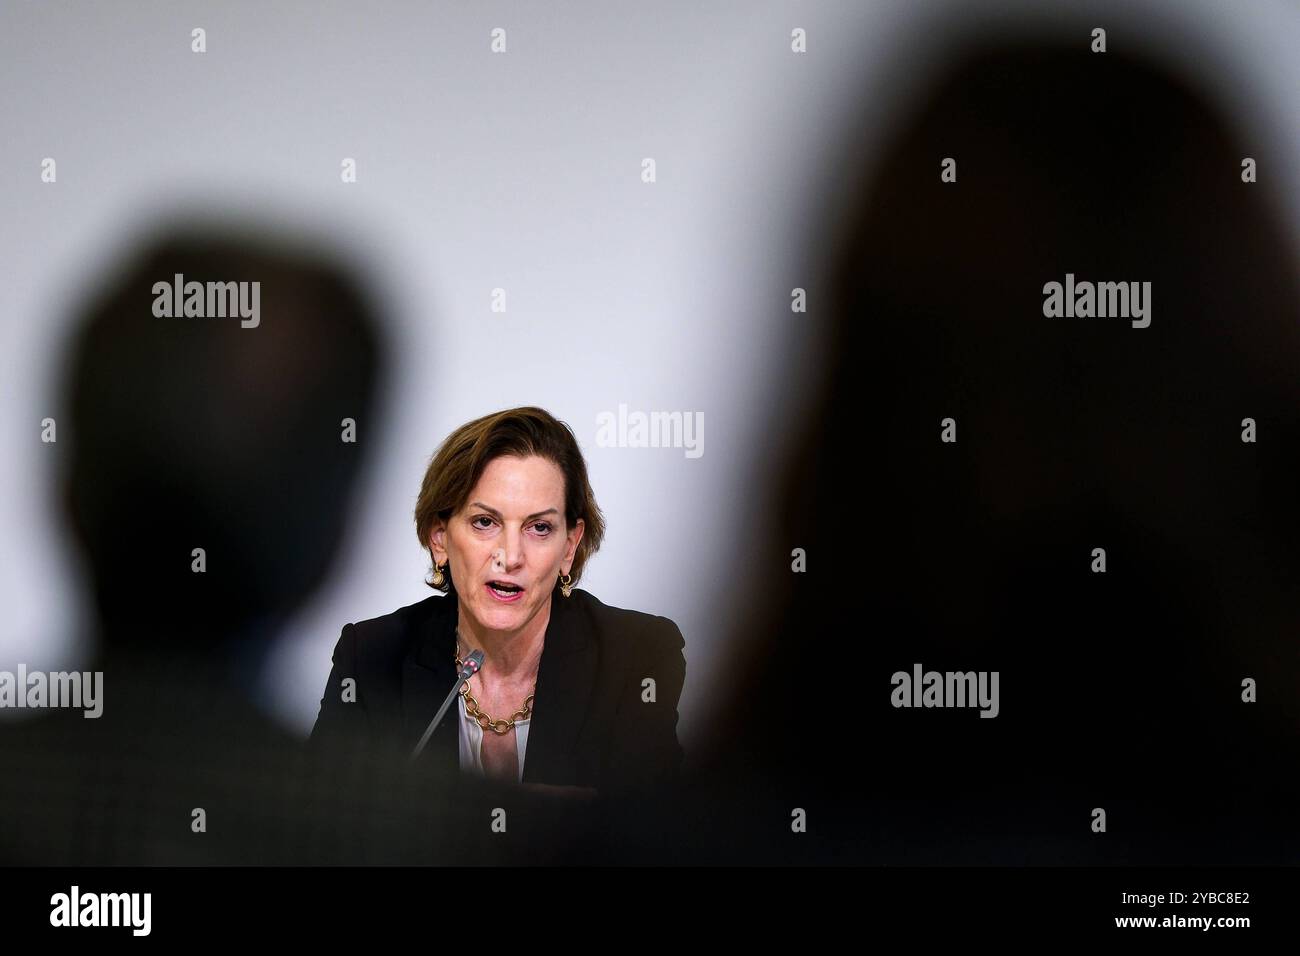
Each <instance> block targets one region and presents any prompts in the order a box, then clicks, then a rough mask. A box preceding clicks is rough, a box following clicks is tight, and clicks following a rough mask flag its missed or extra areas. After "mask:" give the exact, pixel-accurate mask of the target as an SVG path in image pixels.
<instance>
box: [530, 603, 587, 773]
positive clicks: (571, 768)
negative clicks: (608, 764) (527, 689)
mask: <svg viewBox="0 0 1300 956" xmlns="http://www.w3.org/2000/svg"><path fill="white" fill-rule="evenodd" d="M583 593H584V592H583V591H581V590H580V589H577V588H575V589H574V592H573V596H572V597H569V598H566V597H562V596H560V595H558V594H557V595H556V596H555V597H553V598H551V619H550V621H549V622H548V623H547V625H546V641H545V643H544V644H543V645H542V659H541V663H540V664H539V665H538V669H537V690H536V691H535V692H534V694H533V716H532V719H531V721H530V723H529V729H528V748H527V750H526V751H525V752H524V777H523V779H524V783H556V784H579V785H581V784H586V783H587V782H588V780H589V779H591V778H592V777H593V776H594V773H595V768H589V767H585V766H584V765H583V764H582V762H581V761H582V756H583V755H582V753H581V751H580V750H579V747H578V735H579V734H580V732H581V731H582V725H583V722H584V721H585V719H586V716H587V705H588V702H589V699H590V697H591V692H592V686H593V685H594V684H595V681H596V647H597V645H596V641H595V639H594V638H593V637H592V635H591V627H592V624H591V620H590V618H588V617H587V615H586V614H584V613H583V611H582V607H581V602H582V595H583Z"/></svg>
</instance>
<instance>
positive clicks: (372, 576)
mask: <svg viewBox="0 0 1300 956" xmlns="http://www.w3.org/2000/svg"><path fill="white" fill-rule="evenodd" d="M1064 7H1065V5H1063V4H1056V3H1012V4H1007V3H975V4H964V3H947V2H944V3H922V2H910V0H908V2H903V0H897V2H860V3H854V2H838V3H836V2H811V0H788V2H775V0H756V2H755V0H730V2H658V3H645V4H635V3H630V2H628V3H621V2H585V3H563V2H553V3H524V2H484V3H474V4H470V3H419V2H410V3H396V2H368V3H341V2H339V3H331V2H325V3H290V2H283V3H275V4H263V3H253V2H247V3H193V2H188V3H187V2H121V3H112V4H101V3H55V2H22V0H4V2H3V4H0V118H2V119H3V125H2V126H0V129H2V130H3V136H0V257H2V261H3V269H4V273H3V274H4V283H3V287H0V399H2V400H0V448H3V449H4V454H3V457H0V492H2V493H0V527H2V528H3V529H4V534H3V535H2V536H0V606H2V607H4V608H5V609H6V613H5V615H4V622H3V624H0V668H4V669H13V668H15V667H16V666H17V664H18V663H19V662H25V663H26V664H27V665H28V666H29V667H30V668H35V669H53V668H63V667H73V666H77V665H78V664H80V663H82V662H84V661H85V660H86V658H87V656H88V653H89V651H90V647H89V644H88V639H87V637H86V636H85V635H86V634H87V633H88V621H87V609H86V607H85V605H84V604H83V597H82V592H83V588H84V577H83V572H82V569H81V567H80V565H79V563H78V562H79V558H78V556H77V555H76V554H75V553H73V552H72V551H71V550H70V546H69V543H68V539H67V538H66V537H65V535H64V532H63V529H62V528H61V527H60V525H59V524H58V523H57V516H56V514H55V512H54V510H53V497H52V491H53V488H52V485H51V478H52V475H53V473H54V472H53V469H52V467H51V466H50V464H49V461H48V459H49V457H50V456H49V454H48V447H47V446H44V445H42V444H41V443H40V441H39V422H40V420H41V418H43V417H44V416H45V415H47V414H51V411H50V408H51V397H52V393H51V383H50V376H51V374H52V373H53V371H54V370H55V369H56V368H57V367H58V362H59V355H60V354H61V350H62V348H63V346H64V340H63V336H64V335H65V333H66V322H67V319H68V310H69V308H71V307H72V306H73V305H75V304H76V302H77V301H78V297H79V296H80V295H81V294H82V293H83V292H84V290H85V288H86V287H87V285H88V284H93V282H94V281H95V279H96V277H97V276H98V275H99V274H100V273H101V272H102V270H104V269H107V268H111V266H112V263H113V261H114V260H115V258H116V257H117V256H119V255H122V254H124V253H126V252H128V251H129V249H130V247H131V244H132V240H133V238H134V237H135V236H136V235H137V234H138V232H139V230H141V229H142V228H143V227H144V226H145V225H147V224H148V223H149V222H150V221H152V219H153V217H154V216H155V215H156V214H157V213H158V212H160V211H164V210H166V209H170V208H171V207H172V206H174V205H177V204H183V205H193V204H199V205H202V206H203V207H205V208H208V209H211V210H214V211H218V212H220V213H222V214H226V215H230V216H233V217H237V216H239V215H240V214H241V213H247V214H249V215H254V216H257V217H261V218H263V219H265V220H270V221H272V222H275V223H278V224H280V225H281V226H282V227H283V228H288V229H301V230H304V231H307V232H312V233H325V234H327V235H328V236H329V237H330V238H331V239H332V240H334V241H335V242H337V243H338V245H339V246H340V247H341V248H343V249H346V250H347V251H348V254H349V255H350V256H351V257H352V258H353V259H354V260H355V261H356V262H357V263H358V264H359V265H362V266H364V267H365V268H366V269H368V270H369V272H370V274H371V278H372V280H373V281H374V282H375V283H377V286H378V289H379V291H380V293H381V295H382V297H383V301H384V302H385V304H386V305H387V306H388V309H389V317H390V320H391V323H392V324H391V328H390V334H391V336H392V337H393V338H394V339H395V344H396V345H397V354H398V356H399V360H400V364H399V366H398V367H397V368H395V369H393V370H392V379H391V382H390V389H391V391H390V393H389V408H390V412H391V413H390V415H389V416H388V419H387V420H386V421H385V423H384V432H383V434H373V435H369V436H365V437H366V438H368V440H371V441H374V442H375V443H376V444H375V446H374V447H372V449H371V459H370V470H369V471H368V472H367V473H366V475H365V478H364V482H365V484H364V487H363V488H362V489H361V494H360V495H359V496H358V501H359V502H361V505H360V507H359V508H358V510H357V511H356V512H355V513H354V514H353V515H352V516H351V519H350V521H351V524H350V531H349V539H348V542H347V545H346V548H345V551H344V553H343V554H342V555H340V557H339V559H338V561H337V563H336V564H335V566H334V569H333V572H332V575H331V577H330V579H329V581H328V583H327V584H326V586H325V587H324V588H323V589H322V590H321V591H320V592H319V593H317V594H316V595H315V596H314V598H313V599H312V600H311V601H310V603H309V604H308V605H307V606H305V607H304V608H303V609H302V611H301V613H300V614H299V615H298V616H297V618H296V619H295V620H294V621H293V622H292V624H291V626H290V627H289V629H288V630H287V632H286V633H285V634H284V635H283V637H282V639H281V641H280V643H279V645H278V647H277V651H276V653H275V655H274V657H273V660H272V664H271V666H270V668H269V669H268V672H267V673H266V674H265V675H263V682H264V684H265V686H266V687H267V688H275V693H274V695H273V696H271V697H269V698H268V699H269V700H270V701H271V702H272V706H273V707H274V708H275V709H276V710H277V711H278V712H279V713H280V714H281V715H282V716H283V718H284V719H285V720H286V722H288V723H289V724H290V725H292V726H295V727H298V728H301V729H302V730H303V732H304V733H305V732H306V730H307V729H308V728H309V727H310V725H311V722H312V721H313V720H314V718H315V714H316V709H317V705H318V702H319V696H320V692H321V689H322V687H323V686H324V681H325V677H326V675H327V673H328V670H329V658H330V652H331V650H332V647H333V643H334V641H335V640H336V639H337V637H338V634H339V631H340V629H341V628H342V626H343V624H344V623H346V622H348V621H355V620H360V619H363V618H368V617H374V616H377V615H380V614H384V613H387V612H389V611H391V610H394V609H396V608H398V607H400V606H403V605H406V604H410V603H412V602H414V601H418V600H421V599H423V598H424V597H426V596H428V594H430V593H431V592H430V591H429V590H428V589H427V588H425V587H424V585H423V584H422V583H421V580H422V577H423V574H424V572H425V563H424V554H423V552H422V551H421V550H420V548H419V546H418V544H417V542H416V540H415V535H414V532H413V522H412V516H411V512H412V508H413V506H414V501H415V495H416V492H417V490H418V486H419V482H420V478H421V476H422V474H423V470H424V466H425V464H426V462H427V460H428V457H429V456H430V455H431V454H432V452H433V450H434V448H435V447H436V446H437V444H438V443H439V442H440V441H441V439H442V438H443V437H444V436H445V435H446V434H447V433H448V432H449V431H450V430H451V429H453V428H455V427H456V426H457V425H459V424H461V423H463V422H465V421H467V420H469V419H471V418H473V417H476V416H478V415H481V414H484V413H486V412H488V411H492V410H496V409H499V408H504V407H508V406H513V405H521V404H537V405H541V406H543V407H545V408H547V409H549V410H550V411H551V412H553V413H554V414H555V415H557V416H558V417H560V418H562V419H564V420H566V421H568V422H569V423H570V424H571V425H573V427H574V429H575V431H576V432H577V434H578V436H579V439H580V441H581V442H582V444H583V448H584V451H585V452H586V454H587V455H588V462H589V466H590V469H591V475H592V479H593V482H594V485H595V488H596V491H597V496H598V499H599V501H600V503H601V505H602V507H603V508H604V510H605V513H606V515H607V517H608V520H609V533H608V536H607V539H606V544H605V546H604V548H603V549H602V550H601V552H600V553H599V554H598V555H597V556H596V558H595V559H594V560H593V561H592V563H591V564H590V565H589V566H588V571H587V573H586V576H585V577H584V581H583V586H584V587H586V588H587V589H588V590H591V591H592V592H593V593H595V594H596V595H597V596H599V597H600V598H601V599H602V600H604V601H605V602H606V603H609V604H614V605H618V606H623V607H633V608H637V609H640V610H645V611H651V612H653V613H657V614H664V615H667V616H669V617H671V618H673V619H674V620H676V621H677V622H678V624H679V625H680V626H681V628H682V630H683V632H684V634H685V635H686V638H687V656H688V663H689V669H688V677H687V684H686V690H685V693H684V696H683V701H682V724H681V732H682V734H683V737H684V738H685V739H686V740H687V741H688V743H689V739H690V736H691V731H692V727H693V726H694V725H695V722H696V721H698V720H701V719H702V717H703V715H705V714H706V713H707V712H708V702H709V699H710V697H711V696H712V692H713V690H714V689H716V687H717V684H718V681H719V680H720V679H722V676H721V673H720V671H719V665H720V664H721V662H722V661H723V660H724V657H725V650H726V638H727V636H728V634H727V627H726V623H727V621H728V619H729V615H730V612H731V611H733V610H734V609H735V606H736V604H735V602H737V601H739V600H743V595H744V593H746V591H745V589H746V588H753V587H761V583H762V582H761V580H755V577H756V575H755V572H754V571H753V567H752V565H753V561H752V557H753V555H752V552H751V550H750V549H751V548H752V547H753V546H754V543H755V541H756V540H757V536H758V534H759V532H760V531H761V530H762V526H763V525H764V523H765V522H766V521H767V520H768V519H767V515H766V514H765V512H764V509H763V508H762V507H761V502H760V500H759V499H757V498H755V497H754V495H753V494H752V492H754V490H755V489H754V488H753V486H752V479H751V465H752V463H754V462H756V461H762V460H764V459H765V458H766V457H767V456H769V455H772V454H776V453H777V450H778V449H779V446H780V442H781V439H782V435H783V432H784V427H785V423H786V422H787V421H788V420H789V419H790V418H791V417H793V416H795V415H797V414H798V412H799V410H800V408H801V402H802V400H803V397H804V395H805V393H806V391H807V390H806V389H805V388H804V387H802V384H801V378H800V376H801V374H802V370H803V368H804V367H805V363H806V361H807V360H808V358H809V356H810V355H812V354H813V352H812V351H810V349H815V348H816V338H815V336H814V335H813V331H814V326H813V319H812V318H811V317H810V316H792V315H791V314H790V312H789V310H788V296H789V290H790V289H791V288H792V287H793V286H796V285H809V284H810V282H809V281H808V278H809V276H810V275H812V274H813V273H815V270H816V268H817V265H818V255H817V253H818V250H817V249H815V248H801V244H800V236H801V230H802V228H803V227H804V226H805V225H806V223H807V221H808V219H809V217H810V216H812V215H814V214H815V213H817V212H819V211H820V210H822V209H824V208H825V204H826V203H827V197H828V196H830V197H831V202H832V203H833V191H834V188H835V183H836V180H835V177H834V176H828V174H827V173H826V169H827V166H826V164H827V162H828V160H830V159H831V158H833V157H834V156H836V150H837V148H838V147H839V146H840V145H841V144H842V143H843V142H844V141H846V140H848V139H856V140H857V141H859V142H861V143H862V144H863V145H864V146H866V147H867V148H868V152H864V153H863V154H862V155H861V160H860V164H859V165H858V166H857V169H856V172H859V173H861V172H865V171H866V170H867V169H869V165H870V154H869V147H870V144H871V143H872V142H873V141H874V139H875V138H876V136H878V135H879V133H880V131H881V130H882V129H883V124H884V122H885V121H886V120H887V118H888V117H889V116H890V115H891V114H892V112H893V111H895V110H897V109H901V108H902V107H904V106H905V105H906V102H907V93H908V91H909V90H910V89H911V87H912V83H911V81H914V80H916V79H918V78H920V77H921V76H922V75H923V74H924V72H925V70H927V69H928V68H929V67H930V66H933V65H935V62H936V57H937V56H938V51H939V50H940V49H941V41H942V40H943V39H944V37H945V36H946V35H947V33H948V32H949V31H950V30H955V29H959V28H962V29H965V28H972V27H973V28H976V29H981V30H985V31H989V32H996V33H1004V34H1014V33H1015V32H1017V31H1025V30H1027V29H1028V28H1029V27H1030V26H1031V25H1042V24H1048V23H1051V24H1060V23H1062V22H1063V18H1065V17H1067V16H1071V15H1070V14H1068V13H1066V12H1065V10H1064ZM1099 9H1101V10H1102V11H1103V12H1104V22H1103V21H1102V20H1099V19H1098V17H1094V16H1088V17H1083V18H1082V19H1079V20H1078V21H1077V22H1078V24H1079V27H1080V31H1081V33H1080V35H1081V40H1080V42H1086V37H1087V32H1088V29H1090V27H1091V26H1093V25H1102V26H1106V27H1107V28H1108V29H1109V33H1110V35H1109V42H1110V45H1111V48H1112V49H1115V47H1116V45H1117V44H1123V43H1132V44H1136V45H1140V46H1141V47H1142V48H1143V49H1145V50H1147V51H1148V52H1152V53H1155V54H1156V55H1158V56H1159V57H1161V58H1162V59H1163V60H1165V61H1167V62H1168V63H1169V65H1170V66H1171V67H1172V68H1174V69H1176V70H1180V71H1185V72H1188V73H1189V74H1190V75H1191V76H1193V77H1195V78H1197V80H1198V82H1199V83H1201V84H1203V85H1204V86H1205V89H1206V90H1207V92H1209V93H1210V94H1211V95H1212V96H1213V97H1214V98H1215V99H1216V100H1217V101H1218V102H1220V103H1221V104H1222V106H1223V108H1224V109H1225V110H1226V111H1227V112H1228V114H1229V115H1230V116H1231V117H1235V118H1237V119H1238V120H1239V121H1240V122H1241V124H1242V126H1243V129H1245V130H1246V133H1247V135H1248V136H1249V137H1255V138H1257V139H1259V140H1260V141H1267V142H1268V143H1270V144H1271V146H1272V148H1274V149H1278V148H1282V149H1284V150H1285V152H1284V155H1287V156H1289V157H1290V158H1291V162H1290V163H1289V169H1285V170H1282V169H1274V170H1269V169H1261V170H1260V175H1261V177H1265V176H1275V177H1287V180H1288V182H1287V185H1286V187H1285V196H1286V202H1287V207H1288V208H1287V214H1288V217H1289V219H1290V221H1291V222H1292V223H1295V222H1297V221H1300V185H1298V184H1297V181H1296V177H1295V174H1294V171H1295V169H1297V168H1300V164H1298V163H1297V162H1296V159H1297V158H1298V157H1300V124H1297V122H1296V118H1297V117H1296V111H1297V105H1296V104H1297V103H1300V95H1298V94H1300V58H1298V57H1296V56H1295V51H1296V49H1297V48H1300V43H1298V42H1297V41H1300V8H1297V7H1296V6H1295V5H1293V4H1290V3H1287V2H1283V0H1276V2H1274V0H1256V2H1248V3H1223V2H1219V0H1198V2H1182V0H1180V2H1168V3H1154V4H1141V3H1125V4H1103V5H1101V6H1100V7H1099ZM1094 21H1096V22H1094ZM1070 22H1074V21H1070ZM196 26H202V27H204V28H205V29H206V30H207V41H208V52H207V53H206V54H203V55H196V54H193V53H191V52H190V39H189V36H190V30H191V29H192V28H193V27H196ZM494 27H504V28H505V29H506V30H507V36H508V44H509V47H508V49H509V52H508V53H507V54H505V55H493V54H491V53H490V51H489V33H490V31H491V29H492V28H494ZM794 27H803V28H804V29H806V30H807V31H808V53H807V54H806V55H802V56H797V55H794V54H792V53H791V52H790V46H789V43H790V31H791V29H793V28H794ZM1250 104H1254V105H1250ZM46 156H52V157H54V158H56V160H57V162H58V183H57V184H55V185H48V184H42V183H41V182H40V177H39V172H40V168H39V164H40V161H41V159H42V158H43V157H46ZM345 156H350V157H355V158H356V160H357V162H358V170H359V182H358V183H357V184H356V185H352V186H344V185H342V184H341V183H340V181H339V163H340V160H341V159H342V158H343V157H345ZM646 156H651V157H654V158H655V160H656V161H657V164H658V182H657V184H655V185H653V186H646V185H644V184H642V183H641V182H640V178H639V174H640V162H641V159H642V158H643V157H646ZM497 286H501V287H505V288H506V289H507V290H508V296H509V298H508V305H509V311H508V313H507V314H506V315H499V314H494V313H492V312H491V311H490V310H489V294H490V290H491V289H492V288H494V287H497ZM564 355H573V356H575V357H576V358H575V360H574V361H572V362H566V361H564V360H563V358H562V356H564ZM484 356H486V361H484ZM620 403H626V404H627V405H628V406H630V407H631V408H633V409H641V410H647V411H649V410H661V411H684V412H702V413H703V415H704V422H705V425H704V443H705V444H704V455H703V457H701V458H698V459H688V458H687V457H686V456H685V455H684V453H683V452H682V451H681V450H672V449H606V448H599V447H597V445H596V443H595V435H596V416H597V415H598V414H599V413H600V412H602V411H615V410H616V409H617V408H618V406H619V404H620ZM741 639H743V636H742V638H741Z"/></svg>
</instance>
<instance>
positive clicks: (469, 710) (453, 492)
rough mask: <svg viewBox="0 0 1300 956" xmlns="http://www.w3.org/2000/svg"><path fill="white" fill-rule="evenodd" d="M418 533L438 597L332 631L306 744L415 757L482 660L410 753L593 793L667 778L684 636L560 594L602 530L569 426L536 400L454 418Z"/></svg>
mask: <svg viewBox="0 0 1300 956" xmlns="http://www.w3.org/2000/svg"><path fill="white" fill-rule="evenodd" d="M415 527H416V531H417V533H418V534H419V538H420V544H421V545H422V546H423V547H424V548H426V549H427V550H428V551H429V554H430V558H431V560H432V567H431V572H432V575H431V577H430V578H429V579H428V580H427V581H426V582H425V583H426V584H428V585H429V586H430V587H432V588H433V589H435V590H436V591H439V592H441V593H440V594H437V595H433V596H431V597H429V598H427V599H425V600H423V601H420V602H419V603H417V604H412V605H410V606H409V607H404V608H401V609H400V610H397V611H394V612H393V613H391V614H386V615H384V616H382V617H377V618H373V619H371V620H367V621H361V622H358V623H355V624H347V625H345V626H344V628H343V633H342V635H341V636H340V637H339V640H338V644H337V645H336V647H335V649H334V666H333V668H332V670H331V672H330V676H329V681H328V683H327V685H326V687H325V694H324V696H323V697H322V699H321V708H320V714H319V716H318V717H317V720H316V726H315V728H314V729H313V730H312V741H313V744H315V743H317V742H319V741H326V742H328V741H331V740H338V741H344V740H347V741H350V742H353V743H355V742H357V741H358V740H360V741H361V742H362V743H363V745H366V746H373V747H374V749H383V748H389V747H392V746H394V745H395V746H397V747H400V748H401V750H402V751H403V752H406V753H410V752H413V750H414V749H415V747H416V745H417V744H418V742H419V741H420V740H421V738H422V736H423V735H424V733H425V730H426V728H427V727H428V725H429V723H430V721H431V720H432V719H433V717H434V715H435V714H436V713H437V711H438V709H439V706H440V705H441V704H442V702H443V700H444V699H445V698H446V696H447V694H448V693H449V692H450V690H451V688H452V687H453V685H454V684H455V682H456V677H457V674H458V672H459V670H460V667H461V664H462V662H463V661H465V660H466V659H467V658H468V657H469V655H470V654H472V653H473V652H474V651H481V652H482V653H483V663H482V666H481V668H480V669H479V670H478V671H477V672H476V673H474V675H473V676H472V677H471V678H470V679H469V680H468V681H467V682H466V683H465V684H464V685H463V686H462V687H461V689H460V693H459V694H458V699H457V701H456V703H455V704H454V705H453V706H452V707H451V708H450V709H449V710H448V711H447V712H446V713H445V715H444V716H443V719H442V720H441V722H440V723H439V724H438V726H437V728H436V729H435V730H434V732H433V734H432V736H430V737H429V738H428V740H427V743H426V745H425V747H424V749H423V750H422V751H420V756H419V759H420V760H421V761H426V760H427V761H433V762H434V763H435V764H436V765H437V766H438V767H440V768H445V769H446V771H447V772H455V771H456V770H459V771H462V772H465V773H472V774H480V775H483V776H486V777H491V778H494V779H502V780H507V781H515V782H519V783H522V784H525V785H545V786H546V787H548V788H553V787H566V788H584V789H587V788H590V789H594V790H596V791H597V792H599V793H601V794H609V793H619V792H629V791H636V790H640V789H643V788H645V787H648V786H653V785H656V784H659V783H663V782H667V781H668V780H670V779H671V778H672V777H674V776H675V775H676V774H677V772H678V771H679V770H680V767H681V763H682V757H683V752H682V748H681V746H680V744H679V743H678V740H677V702H678V698H679V697H680V695H681V691H682V684H683V682H684V680H685V676H686V661H685V658H684V656H683V654H682V648H683V647H684V641H683V640H682V635H681V631H680V630H679V629H678V628H677V625H676V624H674V623H673V622H672V621H670V620H668V619H667V618H664V617H657V616H655V615H651V614H645V613H642V612H639V611H631V610H624V609H622V608H616V607H610V606H608V605H606V604H603V603H602V602H601V601H599V600H598V599H597V598H596V597H595V596H594V595H592V594H590V593H588V592H587V591H584V590H582V589H580V588H577V587H575V586H574V585H575V584H576V583H577V582H578V581H579V580H580V579H581V577H582V570H583V567H584V566H585V564H586V562H587V559H588V558H589V557H590V556H591V555H592V554H593V553H595V551H596V550H597V548H599V547H600V541H601V538H602V537H603V535H604V531H605V523H604V519H603V517H602V516H601V513H600V509H599V507H597V505H596V499H595V496H594V494H593V493H592V489H591V485H590V483H589V482H588V480H587V466H586V462H585V461H584V460H583V457H582V453H581V451H580V450H579V448H578V443H577V440H576V439H575V438H574V435H573V432H572V431H571V430H570V428H569V427H568V425H566V424H564V423H563V422H560V421H557V420H556V419H555V418H553V417H552V416H551V415H550V414H549V413H547V412H546V411H544V410H542V409H540V408H533V407H528V408H515V409H510V410H507V411H502V412H497V413H495V414H492V415H487V416H485V417H483V418H479V419H476V420H474V421H472V422H469V423H468V424H466V425H462V426H461V427H460V428H458V429H457V430H456V431H455V432H453V433H452V434H451V435H450V436H449V437H448V438H447V439H446V441H444V442H443V444H442V446H441V447H440V448H439V449H438V451H437V453H436V454H435V455H434V456H433V459H432V460H431V462H430V463H429V467H428V469H427V471H426V472H425V475H424V482H423V484H422V485H421V487H420V495H419V498H418V500H417V502H416V506H415ZM444 595H445V596H444Z"/></svg>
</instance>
